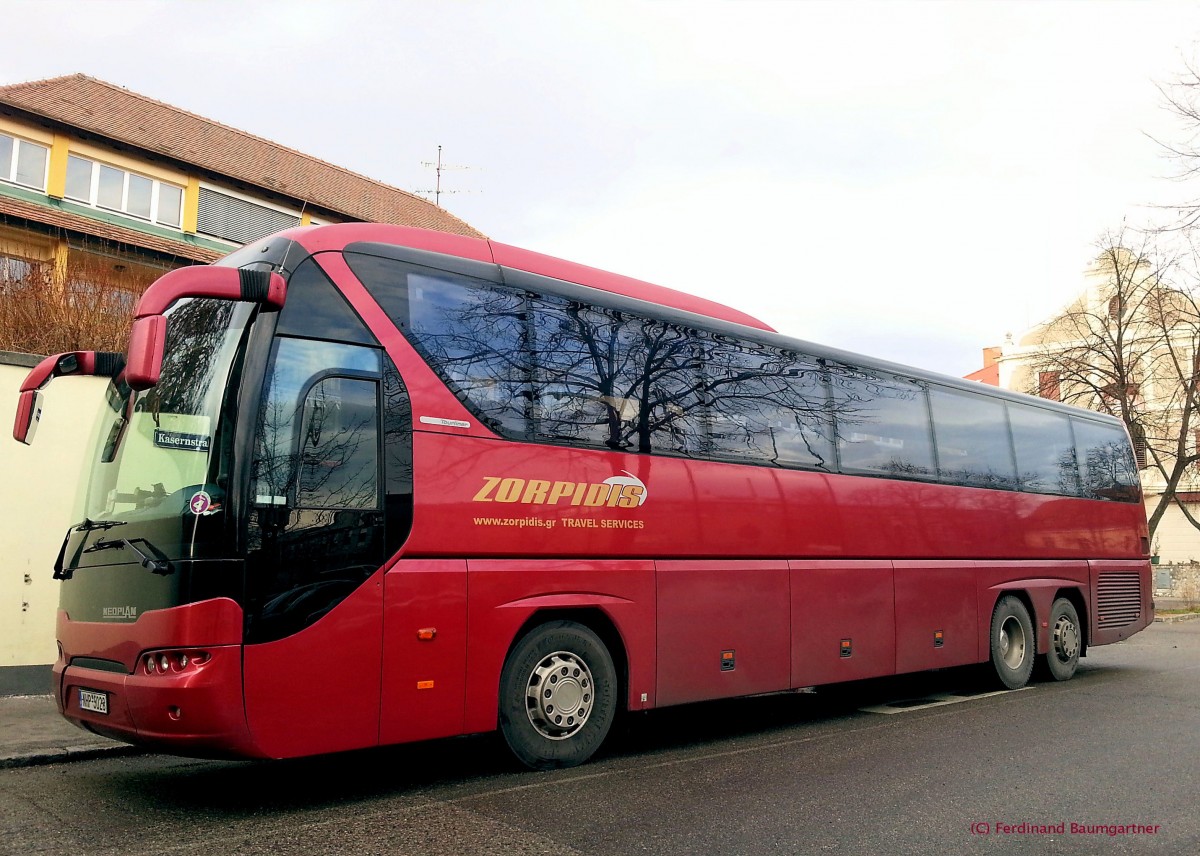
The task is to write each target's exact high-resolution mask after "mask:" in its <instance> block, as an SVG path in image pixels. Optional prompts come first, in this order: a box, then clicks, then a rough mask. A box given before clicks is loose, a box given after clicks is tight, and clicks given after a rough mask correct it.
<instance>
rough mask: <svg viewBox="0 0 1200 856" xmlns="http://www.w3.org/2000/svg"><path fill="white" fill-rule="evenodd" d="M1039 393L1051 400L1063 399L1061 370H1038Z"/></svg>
mask: <svg viewBox="0 0 1200 856" xmlns="http://www.w3.org/2000/svg"><path fill="white" fill-rule="evenodd" d="M1038 395H1039V396H1041V397H1042V398H1048V399H1050V400H1051V401H1062V389H1061V381H1060V374H1059V372H1038Z"/></svg>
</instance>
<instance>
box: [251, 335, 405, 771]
mask: <svg viewBox="0 0 1200 856" xmlns="http://www.w3.org/2000/svg"><path fill="white" fill-rule="evenodd" d="M383 360H384V357H383V355H382V352H381V351H379V350H378V349H377V348H370V347H363V346H359V345H350V344H341V343H334V342H323V341H314V340H309V339H302V338H293V337H285V336H281V337H278V338H277V339H276V341H275V344H274V348H273V352H272V356H271V362H270V368H269V372H268V381H267V385H266V389H265V391H264V395H263V400H262V404H261V407H260V412H259V414H258V423H257V427H256V436H255V442H254V458H253V464H252V473H251V479H252V483H251V489H250V496H249V504H250V511H249V519H248V526H247V557H246V596H245V606H246V646H245V657H244V692H245V700H246V719H247V722H248V724H249V726H250V731H251V733H252V734H253V736H254V738H255V740H256V742H257V743H258V745H259V747H260V748H261V749H262V750H263V751H264V752H266V753H267V754H269V755H271V756H275V757H288V756H293V755H302V754H303V755H308V754H317V753H324V752H336V751H341V750H347V749H355V748H361V747H364V746H373V745H375V744H376V743H377V742H378V729H379V698H380V688H379V675H380V666H381V659H382V651H381V648H382V636H383V630H382V604H383V583H382V580H383V572H382V571H381V570H380V567H381V565H382V564H383V561H384V558H385V538H384V534H385V527H384V503H383V497H384V491H383V488H382V478H381V464H382V461H381V457H382V456H381V447H382V443H381V435H382V433H383V432H382V431H381V420H380V405H379V402H380V396H381V382H382V380H383V371H382V369H383Z"/></svg>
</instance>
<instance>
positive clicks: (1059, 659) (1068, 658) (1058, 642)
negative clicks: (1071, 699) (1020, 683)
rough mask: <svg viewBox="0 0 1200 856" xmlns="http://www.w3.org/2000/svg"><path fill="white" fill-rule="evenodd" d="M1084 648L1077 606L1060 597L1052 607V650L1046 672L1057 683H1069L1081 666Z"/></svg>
mask: <svg viewBox="0 0 1200 856" xmlns="http://www.w3.org/2000/svg"><path fill="white" fill-rule="evenodd" d="M1082 648H1083V630H1082V628H1080V626H1079V612H1078V611H1077V610H1076V609H1075V604H1073V603H1071V601H1069V600H1067V599H1066V598H1065V597H1060V598H1059V599H1058V600H1056V601H1054V605H1053V606H1051V607H1050V650H1049V651H1047V652H1046V657H1045V663H1046V672H1047V673H1048V674H1049V675H1050V677H1052V678H1054V680H1056V681H1069V680H1071V678H1073V677H1074V676H1075V669H1076V668H1077V667H1078V666H1079V654H1080V652H1081V650H1082Z"/></svg>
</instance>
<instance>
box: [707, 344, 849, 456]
mask: <svg viewBox="0 0 1200 856" xmlns="http://www.w3.org/2000/svg"><path fill="white" fill-rule="evenodd" d="M699 341H700V342H701V343H702V344H703V346H704V374H705V387H706V391H707V393H708V402H709V424H710V429H711V436H710V440H709V451H710V454H711V455H712V456H713V457H715V458H728V459H732V460H738V461H756V462H759V463H768V464H775V465H779V466H787V467H816V468H819V469H826V470H832V469H833V442H832V440H831V437H830V435H831V433H832V431H831V428H830V425H829V405H828V400H827V388H826V382H825V378H824V372H823V371H822V370H821V369H820V368H819V367H818V366H817V364H816V363H815V362H813V361H811V360H806V359H803V358H801V357H799V356H797V355H795V354H789V353H786V352H784V351H780V350H778V349H776V348H772V347H769V346H767V345H760V344H758V343H755V342H742V341H736V340H732V339H727V338H725V337H723V336H719V335H715V334H714V335H704V336H702V337H701V338H700V339H699Z"/></svg>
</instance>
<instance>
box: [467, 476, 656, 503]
mask: <svg viewBox="0 0 1200 856" xmlns="http://www.w3.org/2000/svg"><path fill="white" fill-rule="evenodd" d="M621 472H623V473H624V475H620V476H610V477H609V478H606V479H605V480H604V481H602V482H574V481H548V480H546V479H518V478H502V477H500V476H484V477H483V487H481V488H480V489H479V491H478V493H476V494H475V498H474V499H473V500H472V501H473V502H507V503H522V504H524V505H575V506H582V507H585V508H600V507H604V506H607V507H608V508H637V507H638V506H639V505H642V504H643V503H644V502H645V501H646V497H647V496H648V495H649V493H648V491H647V490H646V485H645V483H643V482H642V480H641V479H639V478H638V477H637V476H635V475H633V473H631V472H629V471H628V470H622V471H621Z"/></svg>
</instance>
